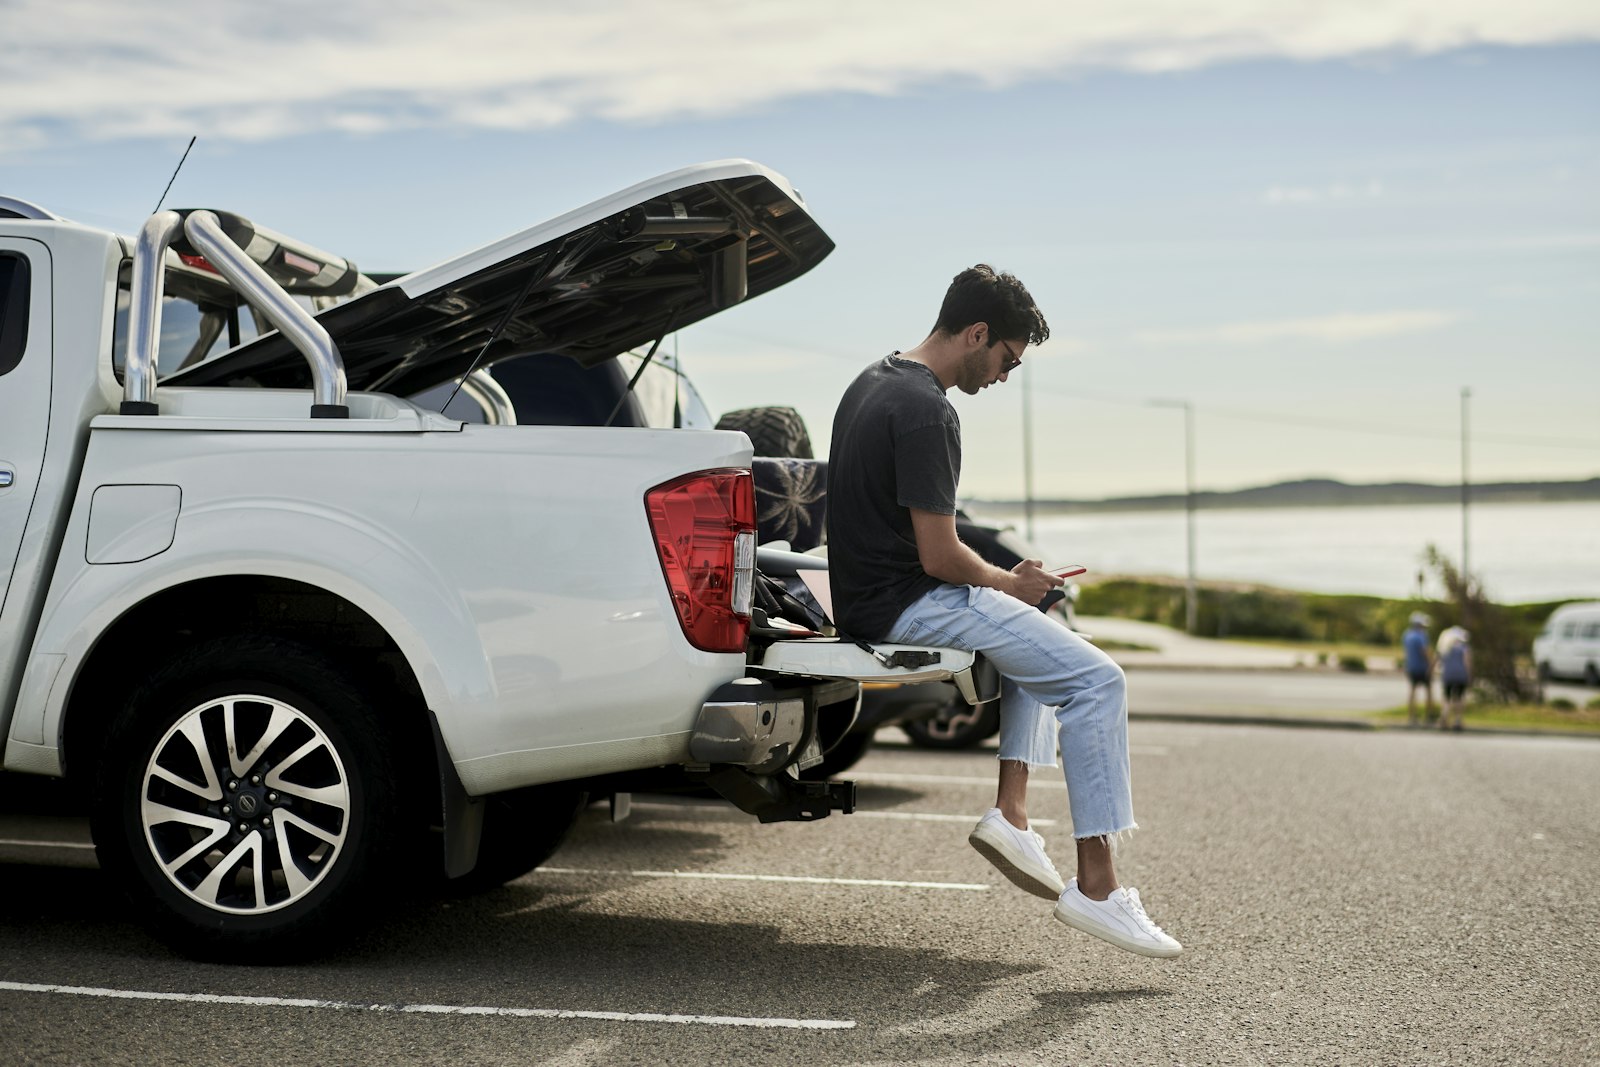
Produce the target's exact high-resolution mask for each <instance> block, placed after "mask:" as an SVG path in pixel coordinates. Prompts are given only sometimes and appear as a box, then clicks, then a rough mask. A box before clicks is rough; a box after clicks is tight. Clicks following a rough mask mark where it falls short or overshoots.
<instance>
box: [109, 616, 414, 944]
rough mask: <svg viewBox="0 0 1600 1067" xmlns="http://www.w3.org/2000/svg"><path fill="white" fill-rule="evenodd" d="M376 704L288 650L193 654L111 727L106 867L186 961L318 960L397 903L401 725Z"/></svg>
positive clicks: (248, 639) (261, 646) (230, 644)
mask: <svg viewBox="0 0 1600 1067" xmlns="http://www.w3.org/2000/svg"><path fill="white" fill-rule="evenodd" d="M378 704H379V702H378V701H375V700H374V699H372V697H371V696H369V694H368V693H367V692H366V691H364V690H363V689H362V687H361V686H360V685H358V684H357V683H356V681H355V679H354V677H353V676H352V674H351V673H350V672H348V671H346V670H344V669H342V668H341V667H340V666H338V665H337V664H336V663H335V662H334V661H332V660H331V659H329V658H328V657H326V656H324V655H323V654H321V653H320V652H317V651H315V650H313V649H311V648H308V647H306V646H303V645H299V644H296V643H293V642H291V641H287V640H283V639H279V638H275V637H267V636H260V635H233V636H224V637H217V638H212V639H210V640H206V641H202V642H201V643H199V644H197V645H195V646H193V647H191V648H190V649H188V650H187V651H186V652H184V653H182V654H180V655H178V656H177V657H175V658H173V659H172V660H170V661H169V662H168V663H167V664H166V665H165V666H163V667H161V668H159V669H158V670H157V671H156V672H155V673H154V674H153V675H152V676H151V677H150V679H149V681H148V682H147V683H145V684H144V685H143V686H141V687H140V688H139V689H137V690H136V691H135V692H134V693H133V695H132V696H131V697H130V698H129V700H128V703H127V704H126V705H125V706H124V707H123V708H122V710H121V711H120V712H118V714H117V715H116V717H115V718H114V719H113V720H112V723H111V727H110V729H109V731H108V733H107V738H106V744H105V747H104V748H103V749H102V757H101V759H100V762H99V767H98V769H97V770H98V773H97V780H96V787H95V795H94V800H93V812H92V815H91V820H92V826H93V832H94V841H95V848H96V850H97V852H98V855H99V859H100V863H101V865H102V866H103V867H104V868H105V869H106V870H107V872H108V873H109V874H110V875H111V876H112V877H113V878H114V879H115V880H116V881H117V882H118V883H119V884H120V885H121V887H122V889H123V890H124V891H125V892H126V893H127V895H128V897H129V898H130V900H131V901H132V902H133V905H134V907H135V909H136V911H137V912H138V913H139V915H140V916H141V917H142V918H143V919H144V920H145V922H146V923H147V924H148V925H149V926H150V927H151V928H152V929H153V930H154V931H155V932H156V934H157V935H158V936H160V937H161V938H162V939H163V940H165V941H167V942H168V943H169V944H171V945H172V946H174V947H175V948H177V949H178V950H179V951H181V952H184V953H187V954H189V955H193V956H197V957H200V958H205V959H221V960H227V961H230V962H266V961H272V960H281V959H285V958H292V957H304V956H309V955H314V954H317V953H320V952H322V951H325V950H326V949H327V948H329V947H330V946H332V945H333V944H335V943H336V942H338V941H340V940H342V939H343V938H344V937H346V936H348V935H349V934H351V933H353V932H355V931H357V930H360V929H361V928H362V927H363V926H364V925H365V924H366V923H368V922H370V921H371V920H373V919H374V918H376V917H377V916H378V915H381V914H382V912H383V910H384V908H383V907H382V905H384V904H385V903H386V902H388V901H391V900H393V899H395V897H396V895H397V894H396V893H395V890H394V887H393V885H390V884H387V883H388V881H389V876H390V875H392V874H394V873H395V868H396V862H395V861H396V858H397V855H398V853H399V851H400V841H401V833H402V829H403V827H404V826H405V824H406V820H405V819H404V818H403V817H402V815H401V814H400V811H399V802H398V801H399V797H398V794H397V789H398V782H399V777H400V776H399V771H398V768H399V767H400V766H401V761H400V760H399V759H398V757H397V753H396V751H395V747H394V746H395V741H394V736H395V734H396V732H398V730H399V725H398V724H396V723H394V722H380V721H379V719H378V717H377V715H376V713H375V710H374V708H375V707H376V706H378ZM389 706H390V707H392V706H393V704H392V702H390V704H389ZM230 738H231V739H230ZM181 782H187V783H189V784H188V785H187V786H185V785H183V784H181ZM426 785H427V786H428V788H430V789H431V788H434V786H433V784H432V783H426Z"/></svg>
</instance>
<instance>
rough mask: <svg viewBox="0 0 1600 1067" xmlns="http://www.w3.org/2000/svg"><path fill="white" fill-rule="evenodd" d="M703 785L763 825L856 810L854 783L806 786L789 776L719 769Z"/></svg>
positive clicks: (805, 783)
mask: <svg viewBox="0 0 1600 1067" xmlns="http://www.w3.org/2000/svg"><path fill="white" fill-rule="evenodd" d="M704 780H705V783H706V784H707V785H709V786H710V787H711V788H712V789H715V790H716V791H717V792H718V793H720V794H721V795H722V796H723V797H725V798H726V799H728V800H730V801H732V802H733V804H734V805H735V806H736V807H737V808H738V809H739V810H740V811H743V812H746V813H748V814H750V815H754V816H755V817H756V818H758V819H760V820H761V821H762V822H812V821H815V820H817V819H822V818H826V817H827V816H828V815H829V814H830V813H831V812H835V811H837V812H840V813H842V814H845V815H849V814H850V813H851V812H853V811H855V810H856V784H855V783H854V782H806V781H801V780H800V779H798V778H794V777H792V776H791V775H790V774H788V773H783V774H776V775H771V776H763V775H755V774H751V773H750V772H749V771H747V770H745V769H744V768H743V767H730V766H726V765H724V766H719V767H716V768H714V769H713V770H711V772H710V773H708V774H706V775H705V779H704Z"/></svg>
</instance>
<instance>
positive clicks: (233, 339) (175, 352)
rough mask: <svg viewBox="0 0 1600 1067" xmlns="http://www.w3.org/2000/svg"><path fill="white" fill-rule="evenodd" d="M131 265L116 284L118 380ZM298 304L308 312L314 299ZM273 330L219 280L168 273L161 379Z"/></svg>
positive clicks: (159, 352) (159, 349)
mask: <svg viewBox="0 0 1600 1067" xmlns="http://www.w3.org/2000/svg"><path fill="white" fill-rule="evenodd" d="M131 289H132V272H131V265H130V264H126V263H125V264H124V267H123V270H122V273H121V277H120V278H119V280H118V284H117V314H116V324H115V328H114V330H113V333H112V342H111V343H112V349H111V366H112V369H113V370H115V371H116V374H117V379H118V380H119V381H120V380H121V379H122V367H123V364H124V363H125V362H126V361H127V358H128V305H129V303H130V301H131V297H132V293H131ZM296 300H297V301H298V302H299V303H300V304H301V305H303V306H305V307H307V308H308V309H309V307H310V298H309V297H297V298H296ZM272 328H273V327H272V326H271V325H270V324H268V323H265V322H263V321H261V320H259V319H258V318H256V316H255V313H254V310H253V309H252V308H250V307H249V306H248V305H245V304H243V303H242V302H241V301H240V299H239V297H238V296H237V295H236V294H235V293H234V292H233V290H232V289H230V288H229V287H228V285H227V283H226V282H224V281H223V280H222V279H221V278H220V277H217V276H216V275H207V274H203V273H201V272H199V271H196V270H193V269H189V270H182V269H178V268H169V269H168V271H167V277H166V285H165V291H164V293H163V295H162V301H161V334H160V336H159V337H158V338H157V339H156V377H157V379H160V378H165V377H166V376H167V375H169V374H171V373H173V372H174V371H177V370H181V369H183V368H184V367H187V366H190V365H191V364H194V363H198V362H200V361H201V360H203V359H207V358H209V357H211V356H214V355H217V354H218V353H220V352H226V351H227V350H228V349H230V348H232V347H234V346H235V345H239V344H243V343H244V342H246V341H250V340H253V339H254V338H256V337H258V336H259V335H261V334H262V333H265V332H266V331H267V330H270V329H272Z"/></svg>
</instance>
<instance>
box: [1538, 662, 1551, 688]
mask: <svg viewBox="0 0 1600 1067" xmlns="http://www.w3.org/2000/svg"><path fill="white" fill-rule="evenodd" d="M1538 674H1539V684H1540V685H1543V684H1544V683H1546V682H1548V681H1549V680H1550V678H1551V675H1550V664H1548V663H1541V664H1539V671H1538Z"/></svg>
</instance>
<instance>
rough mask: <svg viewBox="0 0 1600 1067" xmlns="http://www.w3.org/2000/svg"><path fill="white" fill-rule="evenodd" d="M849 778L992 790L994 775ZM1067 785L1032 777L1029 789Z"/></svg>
mask: <svg viewBox="0 0 1600 1067" xmlns="http://www.w3.org/2000/svg"><path fill="white" fill-rule="evenodd" d="M850 777H851V778H854V779H856V780H857V781H860V782H927V783H929V784H945V785H986V786H988V787H989V788H991V789H993V788H994V782H995V779H994V775H992V774H991V775H989V776H988V777H987V778H979V777H977V776H967V775H959V774H902V773H900V772H898V771H851V772H850ZM1066 787H1067V783H1066V782H1063V781H1058V780H1056V779H1055V778H1052V777H1032V778H1030V779H1029V781H1028V788H1029V789H1065V788H1066Z"/></svg>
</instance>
